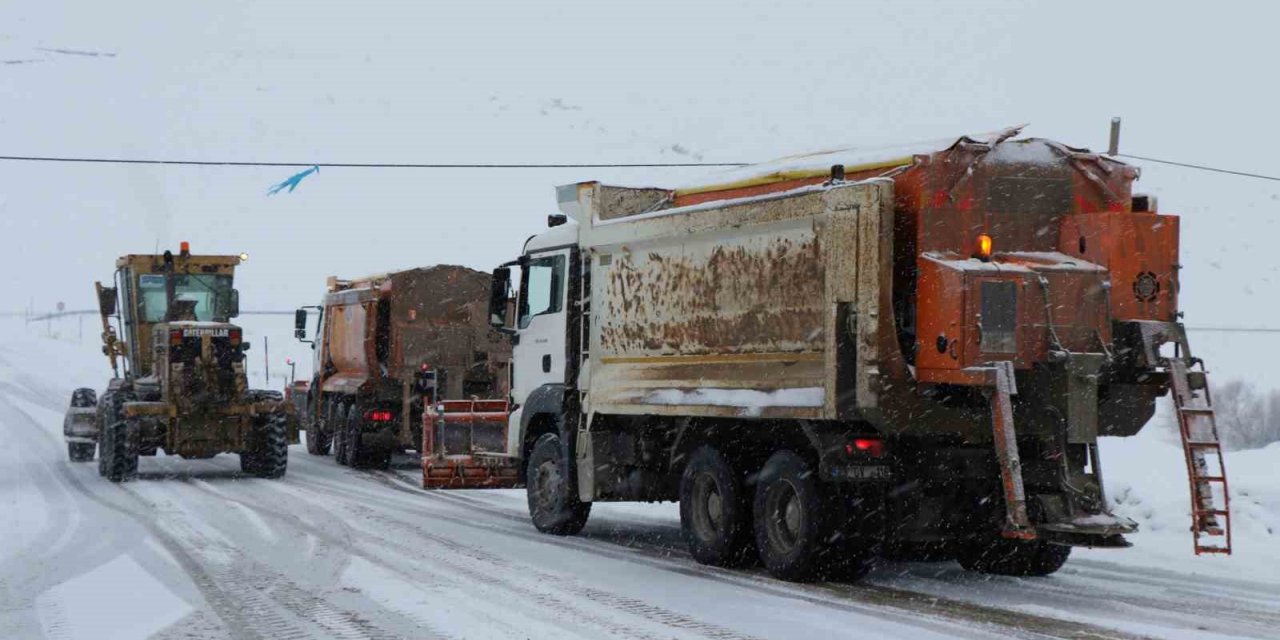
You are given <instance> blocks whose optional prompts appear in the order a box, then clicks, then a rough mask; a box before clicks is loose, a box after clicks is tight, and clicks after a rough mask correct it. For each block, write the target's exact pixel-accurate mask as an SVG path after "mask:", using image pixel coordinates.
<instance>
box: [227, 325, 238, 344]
mask: <svg viewBox="0 0 1280 640" xmlns="http://www.w3.org/2000/svg"><path fill="white" fill-rule="evenodd" d="M227 339H228V340H229V341H230V342H231V344H232V345H233V346H234V345H237V344H240V330H239V329H232V330H231V331H230V332H228V333H227Z"/></svg>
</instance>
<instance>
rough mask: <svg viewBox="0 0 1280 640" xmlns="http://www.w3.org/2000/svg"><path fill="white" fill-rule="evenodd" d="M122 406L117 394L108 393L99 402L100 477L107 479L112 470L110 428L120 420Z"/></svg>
mask: <svg viewBox="0 0 1280 640" xmlns="http://www.w3.org/2000/svg"><path fill="white" fill-rule="evenodd" d="M119 412H120V405H119V403H117V402H116V394H115V393H114V392H111V391H108V392H106V393H104V394H102V397H101V398H99V400H98V425H99V426H98V475H100V476H102V477H104V478H105V477H107V470H108V469H110V468H111V444H110V442H109V441H108V439H107V438H108V435H109V430H108V429H107V427H108V426H110V425H112V424H115V423H116V422H117V421H119V420H120V417H119V416H120V413H119Z"/></svg>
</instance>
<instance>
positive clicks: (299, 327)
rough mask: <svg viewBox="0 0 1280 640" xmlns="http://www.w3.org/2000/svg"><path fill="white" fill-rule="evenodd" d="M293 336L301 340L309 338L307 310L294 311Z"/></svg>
mask: <svg viewBox="0 0 1280 640" xmlns="http://www.w3.org/2000/svg"><path fill="white" fill-rule="evenodd" d="M293 337H295V338H297V339H299V340H306V339H307V310H306V309H298V310H297V311H294V312H293Z"/></svg>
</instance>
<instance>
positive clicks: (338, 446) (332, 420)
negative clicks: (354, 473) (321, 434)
mask: <svg viewBox="0 0 1280 640" xmlns="http://www.w3.org/2000/svg"><path fill="white" fill-rule="evenodd" d="M325 415H326V416H328V417H327V418H326V422H327V423H328V429H329V433H330V434H331V436H330V437H331V438H332V439H333V460H334V461H335V462H337V463H338V464H340V465H342V466H344V467H345V466H347V465H348V464H350V463H351V462H350V461H351V457H350V450H349V449H348V447H347V445H348V443H347V413H346V410H345V407H343V405H341V404H339V403H337V402H330V403H329V409H328V411H326V412H325Z"/></svg>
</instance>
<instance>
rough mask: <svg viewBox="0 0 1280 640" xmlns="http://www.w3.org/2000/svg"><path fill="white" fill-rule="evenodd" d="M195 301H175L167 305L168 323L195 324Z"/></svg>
mask: <svg viewBox="0 0 1280 640" xmlns="http://www.w3.org/2000/svg"><path fill="white" fill-rule="evenodd" d="M196 304H198V303H197V301H196V300H183V299H177V300H174V301H173V302H171V303H170V304H169V313H168V317H167V318H165V320H167V321H168V322H195V321H196V320H197V319H198V318H196Z"/></svg>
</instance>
